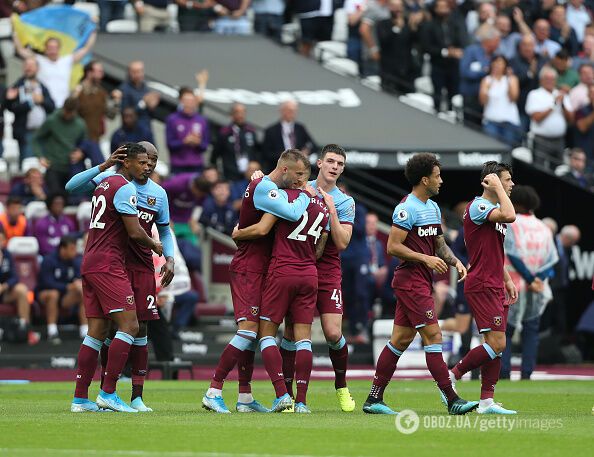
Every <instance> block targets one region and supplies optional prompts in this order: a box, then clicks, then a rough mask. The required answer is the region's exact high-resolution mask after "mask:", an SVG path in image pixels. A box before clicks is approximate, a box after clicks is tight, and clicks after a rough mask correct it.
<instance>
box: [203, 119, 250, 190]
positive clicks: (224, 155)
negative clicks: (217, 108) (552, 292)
mask: <svg viewBox="0 0 594 457" xmlns="http://www.w3.org/2000/svg"><path fill="white" fill-rule="evenodd" d="M234 127H235V126H234V125H232V124H230V125H226V126H224V127H222V128H221V129H220V130H219V136H218V139H217V142H216V144H215V147H214V149H213V151H212V156H211V159H210V160H211V162H212V163H213V164H214V165H217V166H218V167H219V169H222V171H223V176H224V177H225V179H227V180H229V181H235V180H237V179H242V178H243V173H241V172H240V171H239V169H238V167H237V160H238V157H236V153H235V141H236V138H238V139H239V152H240V157H241V156H244V155H245V156H246V157H247V159H248V160H257V161H260V160H261V158H260V145H259V144H258V141H257V137H256V130H255V129H254V128H253V127H252V126H251V125H249V124H244V125H242V126H241V127H240V130H239V131H238V132H237V135H235V134H234V130H233V129H234ZM219 161H220V162H221V163H220V164H219V163H218V162H219Z"/></svg>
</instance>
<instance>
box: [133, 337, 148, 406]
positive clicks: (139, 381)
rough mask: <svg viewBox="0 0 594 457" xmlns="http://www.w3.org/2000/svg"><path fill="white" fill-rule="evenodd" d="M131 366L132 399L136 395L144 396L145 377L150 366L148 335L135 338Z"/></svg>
mask: <svg viewBox="0 0 594 457" xmlns="http://www.w3.org/2000/svg"><path fill="white" fill-rule="evenodd" d="M129 361H130V366H131V367H132V396H131V398H130V400H134V399H135V398H136V397H142V390H143V388H144V378H145V377H146V370H147V368H148V346H147V337H146V336H145V337H142V338H134V342H133V343H132V347H131V348H130V356H129Z"/></svg>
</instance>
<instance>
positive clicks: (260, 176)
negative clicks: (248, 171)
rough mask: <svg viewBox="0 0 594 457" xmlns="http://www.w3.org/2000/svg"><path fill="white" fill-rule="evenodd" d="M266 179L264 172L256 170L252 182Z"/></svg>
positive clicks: (251, 178)
mask: <svg viewBox="0 0 594 457" xmlns="http://www.w3.org/2000/svg"><path fill="white" fill-rule="evenodd" d="M263 177H264V173H262V170H256V171H254V172H253V173H252V176H251V177H250V181H253V180H254V179H258V178H263Z"/></svg>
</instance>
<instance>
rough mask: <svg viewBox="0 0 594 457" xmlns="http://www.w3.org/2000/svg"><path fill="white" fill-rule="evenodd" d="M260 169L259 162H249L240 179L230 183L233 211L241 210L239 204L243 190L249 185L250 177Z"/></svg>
mask: <svg viewBox="0 0 594 457" xmlns="http://www.w3.org/2000/svg"><path fill="white" fill-rule="evenodd" d="M261 169H262V165H260V162H256V161H251V162H249V163H248V167H247V169H246V170H245V172H244V174H243V176H242V178H241V179H238V180H235V181H233V182H232V183H231V200H233V208H234V209H235V211H239V210H240V209H241V202H242V200H243V196H244V194H245V190H246V189H247V186H248V185H249V184H250V181H251V178H252V175H253V174H254V172H255V171H257V170H261Z"/></svg>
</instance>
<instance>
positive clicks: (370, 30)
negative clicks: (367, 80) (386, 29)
mask: <svg viewBox="0 0 594 457" xmlns="http://www.w3.org/2000/svg"><path fill="white" fill-rule="evenodd" d="M385 19H390V10H389V9H388V0H370V2H369V4H368V5H367V7H366V8H365V11H364V12H363V15H362V17H361V25H360V26H359V35H360V36H361V41H362V42H363V44H364V47H363V58H362V63H363V68H359V73H360V74H361V75H362V76H369V75H376V74H378V71H379V66H378V65H379V60H380V49H379V46H378V45H377V42H376V32H375V26H376V24H377V23H378V22H379V21H383V20H385Z"/></svg>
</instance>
